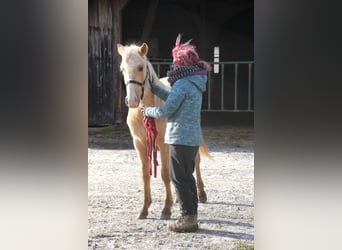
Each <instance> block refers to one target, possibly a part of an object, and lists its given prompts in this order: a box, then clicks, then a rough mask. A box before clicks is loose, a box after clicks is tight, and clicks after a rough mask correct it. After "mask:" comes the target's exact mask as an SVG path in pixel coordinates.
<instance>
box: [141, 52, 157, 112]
mask: <svg viewBox="0 0 342 250" xmlns="http://www.w3.org/2000/svg"><path fill="white" fill-rule="evenodd" d="M146 64H147V67H148V71H147V72H149V74H150V75H149V76H148V77H147V79H146V82H145V89H144V97H143V99H142V100H141V102H140V106H150V107H151V106H152V107H153V106H155V100H154V94H153V93H152V91H151V85H150V82H153V83H154V82H155V77H154V75H155V72H154V70H153V66H152V64H151V63H150V62H149V61H148V60H147V59H146Z"/></svg>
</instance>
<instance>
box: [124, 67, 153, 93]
mask: <svg viewBox="0 0 342 250" xmlns="http://www.w3.org/2000/svg"><path fill="white" fill-rule="evenodd" d="M147 77H148V78H149V81H148V82H149V83H150V85H151V79H150V70H149V69H148V65H147V64H146V76H145V79H144V81H143V82H142V83H141V82H138V81H136V80H129V81H128V82H126V83H125V84H126V85H129V84H136V85H139V86H140V87H141V97H140V100H142V99H143V97H144V88H145V82H146V80H147Z"/></svg>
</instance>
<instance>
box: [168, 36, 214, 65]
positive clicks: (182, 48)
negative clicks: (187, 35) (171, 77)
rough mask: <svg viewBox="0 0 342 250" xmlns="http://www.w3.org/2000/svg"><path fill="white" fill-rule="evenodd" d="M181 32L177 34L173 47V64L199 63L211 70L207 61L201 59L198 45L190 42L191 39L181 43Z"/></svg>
mask: <svg viewBox="0 0 342 250" xmlns="http://www.w3.org/2000/svg"><path fill="white" fill-rule="evenodd" d="M181 38H182V36H181V34H179V35H178V36H177V39H176V44H175V47H174V48H173V49H172V57H173V66H174V68H177V67H179V66H195V65H198V66H200V67H202V68H203V69H205V70H207V71H209V70H210V66H209V64H208V63H207V62H204V61H202V60H200V58H199V56H198V53H197V52H196V47H195V46H194V45H192V44H190V42H191V39H190V40H189V41H187V42H186V43H183V44H182V43H181Z"/></svg>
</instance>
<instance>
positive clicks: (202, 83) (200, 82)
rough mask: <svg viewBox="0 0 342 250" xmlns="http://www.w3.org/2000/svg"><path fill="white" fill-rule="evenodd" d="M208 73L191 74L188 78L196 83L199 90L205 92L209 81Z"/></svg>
mask: <svg viewBox="0 0 342 250" xmlns="http://www.w3.org/2000/svg"><path fill="white" fill-rule="evenodd" d="M207 79H208V77H207V75H192V76H189V78H188V80H189V81H190V82H191V83H192V84H193V85H195V86H196V87H197V88H198V90H199V91H201V92H204V91H206V87H207V85H206V83H207Z"/></svg>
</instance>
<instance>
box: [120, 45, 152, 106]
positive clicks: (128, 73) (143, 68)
mask: <svg viewBox="0 0 342 250" xmlns="http://www.w3.org/2000/svg"><path fill="white" fill-rule="evenodd" d="M117 48H118V52H119V54H120V55H121V57H122V62H121V65H120V70H121V72H122V75H123V77H124V81H125V85H126V92H127V96H126V98H125V101H126V104H127V106H128V107H129V108H137V107H138V106H139V103H140V101H141V100H142V98H143V97H144V88H145V83H146V81H147V78H148V76H149V69H148V64H147V58H146V54H147V52H148V46H147V44H146V43H143V44H142V45H141V46H140V47H139V46H137V45H130V46H123V45H121V44H117Z"/></svg>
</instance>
